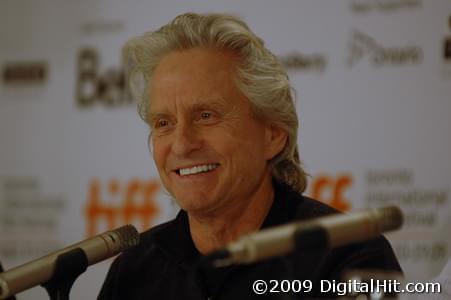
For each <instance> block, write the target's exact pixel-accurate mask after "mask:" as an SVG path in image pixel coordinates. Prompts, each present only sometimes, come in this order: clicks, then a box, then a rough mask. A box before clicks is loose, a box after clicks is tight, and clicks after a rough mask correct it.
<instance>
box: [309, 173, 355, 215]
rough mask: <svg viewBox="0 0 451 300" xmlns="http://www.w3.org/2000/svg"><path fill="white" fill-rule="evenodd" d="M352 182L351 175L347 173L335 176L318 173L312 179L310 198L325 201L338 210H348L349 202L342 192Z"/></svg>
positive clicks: (349, 207)
mask: <svg viewBox="0 0 451 300" xmlns="http://www.w3.org/2000/svg"><path fill="white" fill-rule="evenodd" d="M352 183H353V180H352V176H351V175H349V174H341V175H338V176H336V177H332V176H329V175H320V176H317V177H315V178H314V179H313V182H312V189H311V195H312V198H314V199H317V200H320V201H321V202H324V203H327V204H329V205H330V206H332V207H334V208H336V209H338V210H340V211H343V212H344V211H348V210H350V209H351V204H350V202H349V200H347V199H346V198H345V197H344V194H345V192H346V190H347V189H348V188H349V187H351V185H352Z"/></svg>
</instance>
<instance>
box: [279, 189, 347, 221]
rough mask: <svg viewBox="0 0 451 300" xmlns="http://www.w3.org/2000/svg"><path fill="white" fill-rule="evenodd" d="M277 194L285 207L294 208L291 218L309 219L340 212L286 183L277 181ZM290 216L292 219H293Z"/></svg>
mask: <svg viewBox="0 0 451 300" xmlns="http://www.w3.org/2000/svg"><path fill="white" fill-rule="evenodd" d="M276 189H277V196H278V197H279V198H282V199H280V201H281V206H283V208H284V209H289V210H293V212H294V213H295V214H294V215H292V217H291V218H294V219H296V220H308V219H313V218H318V217H323V216H327V215H332V214H337V213H340V211H338V210H337V209H335V208H333V207H331V206H329V205H327V204H325V203H323V202H321V201H318V200H316V199H313V198H310V197H308V196H305V195H303V194H301V193H299V192H297V191H295V190H293V189H292V188H291V187H289V186H288V185H286V184H283V183H277V184H276ZM291 218H290V219H291Z"/></svg>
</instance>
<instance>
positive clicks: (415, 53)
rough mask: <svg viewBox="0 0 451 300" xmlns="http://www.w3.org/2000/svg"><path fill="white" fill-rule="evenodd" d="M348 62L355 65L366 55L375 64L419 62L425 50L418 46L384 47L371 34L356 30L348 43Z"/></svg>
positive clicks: (349, 64) (350, 65) (351, 65)
mask: <svg viewBox="0 0 451 300" xmlns="http://www.w3.org/2000/svg"><path fill="white" fill-rule="evenodd" d="M348 49H349V55H348V58H347V64H348V66H349V67H353V66H354V65H355V64H357V62H359V61H360V60H362V59H363V58H364V57H368V60H369V62H370V63H371V64H372V65H374V66H385V65H392V66H394V65H408V64H411V65H412V64H419V63H420V62H422V60H423V50H422V49H421V48H420V47H417V46H404V47H383V46H381V45H380V44H379V43H378V42H377V41H376V40H375V39H374V38H372V37H371V36H369V35H367V34H365V33H363V32H360V31H357V30H355V31H354V32H353V34H352V38H351V41H350V42H349V44H348Z"/></svg>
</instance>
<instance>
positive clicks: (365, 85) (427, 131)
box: [0, 0, 451, 299]
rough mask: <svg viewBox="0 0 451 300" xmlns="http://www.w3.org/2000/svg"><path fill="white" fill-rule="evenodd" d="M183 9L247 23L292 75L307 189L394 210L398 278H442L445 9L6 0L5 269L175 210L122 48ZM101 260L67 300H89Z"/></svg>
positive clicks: (0, 99) (428, 5)
mask: <svg viewBox="0 0 451 300" xmlns="http://www.w3.org/2000/svg"><path fill="white" fill-rule="evenodd" d="M187 11H194V12H228V13H233V14H236V15H238V16H241V17H242V18H244V20H245V21H246V22H248V24H249V25H250V27H251V28H252V29H253V30H254V31H255V32H256V33H257V34H258V35H259V36H261V37H262V38H263V39H264V40H265V41H266V44H267V47H268V48H269V49H271V50H272V51H273V52H274V53H275V54H276V55H278V56H279V57H280V58H281V59H282V61H283V62H284V64H285V65H286V66H287V68H288V69H289V75H290V78H291V80H292V82H293V85H294V86H295V89H296V91H297V107H298V113H299V117H300V120H301V130H300V135H299V145H300V150H301V156H302V160H303V161H304V164H305V167H306V169H307V171H308V172H309V173H310V174H311V179H310V184H309V189H308V194H310V195H313V196H315V197H317V198H319V199H321V200H323V201H324V202H327V203H330V204H332V205H334V206H336V207H338V208H340V209H342V210H356V209H360V208H364V207H373V206H383V205H388V204H396V205H399V206H400V207H402V209H403V210H404V212H405V214H406V224H405V226H404V228H403V230H401V231H399V232H397V233H393V234H390V235H388V237H389V239H390V241H391V242H392V245H393V246H394V248H395V251H396V253H397V254H398V257H399V259H400V262H401V264H402V266H403V268H404V271H405V272H406V276H407V277H408V278H409V279H412V280H424V279H428V278H430V277H432V276H434V275H436V274H437V273H438V272H439V271H440V269H441V268H442V266H443V265H444V264H445V262H446V261H447V260H448V257H449V255H450V247H451V237H450V235H449V228H450V225H451V221H450V220H451V208H450V197H449V192H450V186H451V185H450V183H451V180H450V175H449V174H451V161H450V153H451V139H450V137H451V134H450V130H451V119H450V118H449V115H450V113H451V53H449V52H451V51H450V50H449V49H451V27H450V26H451V24H449V19H450V18H451V2H450V1H449V0H428V1H425V0H423V1H422V0H349V1H348V0H334V1H332V0H330V1H326V0H322V1H318V0H308V1H307V0H302V1H300V0H284V1H272V0H246V1H230V0H227V1H225V0H224V1H208V2H207V1H197V0H189V1H174V0H170V1H169V0H165V1H162V0H160V1H156V0H147V1H144V0H142V1H139V0H133V1H101V0H95V1H56V0H54V1H51V0H46V1H31V0H29V1H25V0H14V1H12V0H3V1H1V2H0V68H1V72H2V73H1V76H2V78H1V82H0V260H1V261H2V263H3V265H4V267H5V268H11V267H13V266H16V265H18V264H21V263H23V262H26V261H28V260H30V259H33V258H36V257H38V256H41V255H43V254H45V253H47V252H50V251H53V250H55V249H58V248H60V247H62V246H64V245H67V244H70V243H73V242H76V241H79V240H82V239H85V238H87V237H88V236H89V235H91V234H95V233H100V232H103V231H105V230H107V229H109V228H110V227H117V226H119V225H121V224H124V223H126V222H133V223H134V224H135V225H136V226H137V227H138V228H139V230H144V229H145V228H148V227H150V226H152V225H155V224H158V223H161V222H163V221H165V220H168V219H170V218H171V217H173V216H174V215H175V213H176V211H177V209H176V207H175V206H174V204H173V203H171V201H170V200H169V198H168V197H167V196H166V195H165V193H164V191H163V190H162V188H161V186H160V183H159V181H158V177H157V174H156V171H155V167H154V165H153V162H152V160H151V157H150V154H149V151H148V148H147V128H146V125H145V124H144V123H143V122H142V121H141V120H140V119H139V118H138V116H137V113H136V103H134V102H132V101H130V99H129V98H128V96H127V93H126V91H125V90H124V88H123V85H122V83H121V80H120V79H121V72H122V71H121V69H122V67H121V61H120V56H119V54H120V48H121V46H122V44H123V43H124V41H126V40H127V39H128V38H130V37H132V36H135V35H138V34H141V33H143V32H144V31H149V30H154V29H157V28H158V27H160V26H161V25H163V24H166V23H167V22H169V21H170V20H171V19H172V18H173V17H175V16H176V15H178V14H180V13H183V12H187ZM446 45H448V52H447V53H446V51H445V50H446ZM110 263H111V260H109V261H107V262H104V263H101V264H98V265H96V266H92V267H90V268H89V269H88V271H87V272H86V273H85V274H83V275H82V276H81V277H80V278H79V279H78V280H77V282H76V284H75V285H74V287H73V290H72V298H73V299H92V298H94V297H95V296H96V295H97V293H98V291H99V289H100V286H101V283H102V281H103V279H104V277H105V274H106V272H107V269H108V266H109V264H110ZM155 271H156V272H158V270H155ZM18 299H47V296H46V294H45V292H44V290H43V289H42V288H34V289H31V290H29V291H27V292H24V293H21V294H19V295H18Z"/></svg>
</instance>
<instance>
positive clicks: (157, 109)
mask: <svg viewBox="0 0 451 300" xmlns="http://www.w3.org/2000/svg"><path fill="white" fill-rule="evenodd" d="M149 105H150V109H149V113H150V114H162V113H163V114H164V113H171V112H173V111H174V110H178V109H182V110H189V111H191V110H197V109H203V108H204V109H208V108H210V109H225V108H226V107H227V106H229V105H230V102H229V101H228V100H227V99H226V98H225V97H223V96H219V95H217V96H204V97H196V98H191V99H188V98H187V99H181V100H180V101H154V103H152V99H150V101H149Z"/></svg>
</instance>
